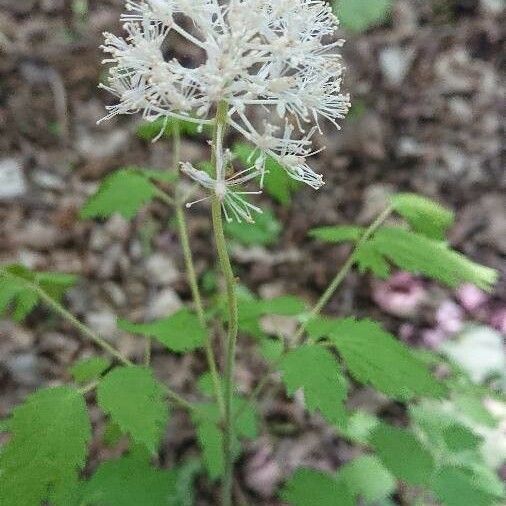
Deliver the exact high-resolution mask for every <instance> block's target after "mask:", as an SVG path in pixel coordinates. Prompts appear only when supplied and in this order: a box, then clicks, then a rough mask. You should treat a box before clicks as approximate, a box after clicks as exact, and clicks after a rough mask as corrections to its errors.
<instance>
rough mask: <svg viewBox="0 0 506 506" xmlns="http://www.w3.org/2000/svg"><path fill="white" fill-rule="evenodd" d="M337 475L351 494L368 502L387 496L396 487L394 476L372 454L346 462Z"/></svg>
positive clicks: (374, 501)
mask: <svg viewBox="0 0 506 506" xmlns="http://www.w3.org/2000/svg"><path fill="white" fill-rule="evenodd" d="M339 477H340V478H341V479H342V480H344V483H345V484H346V487H347V488H348V490H349V491H350V493H351V494H352V495H353V496H360V497H362V499H364V500H365V501H366V503H368V504H369V503H376V502H377V501H380V500H382V499H385V498H387V497H388V496H389V495H391V494H392V493H393V492H394V491H395V489H396V481H395V478H394V477H393V476H392V474H391V473H390V471H388V469H386V468H385V466H384V465H383V464H382V463H381V461H380V460H379V459H378V458H377V457H375V456H373V455H362V456H361V457H358V458H356V459H354V460H352V461H351V462H348V463H347V464H346V465H345V466H343V467H342V468H341V469H340V470H339Z"/></svg>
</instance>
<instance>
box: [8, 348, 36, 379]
mask: <svg viewBox="0 0 506 506" xmlns="http://www.w3.org/2000/svg"><path fill="white" fill-rule="evenodd" d="M5 366H6V368H7V370H8V371H9V374H10V376H11V377H12V379H13V380H14V381H15V382H16V383H18V384H19V385H23V386H28V387H36V386H39V385H40V384H41V383H42V375H41V372H40V364H39V359H38V357H37V355H36V354H35V353H33V352H29V353H20V354H19V355H14V356H13V357H10V358H9V359H8V360H7V361H6V363H5Z"/></svg>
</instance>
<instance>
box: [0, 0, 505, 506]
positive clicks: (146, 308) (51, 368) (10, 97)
mask: <svg viewBox="0 0 506 506" xmlns="http://www.w3.org/2000/svg"><path fill="white" fill-rule="evenodd" d="M499 4H500V2H499ZM83 5H86V3H85V2H83V1H79V0H75V1H74V2H69V1H65V0H25V1H23V2H20V1H19V0H2V2H1V6H0V263H5V262H21V263H24V264H26V265H27V266H29V267H31V268H34V269H39V270H52V271H63V272H70V273H74V274H77V275H79V276H80V279H81V281H80V282H79V286H78V288H77V289H74V290H72V291H71V292H70V294H69V296H68V298H67V303H68V306H69V308H70V309H71V310H72V311H73V312H74V313H75V314H77V315H78V316H79V317H80V318H82V319H83V320H84V321H86V322H87V323H88V324H89V325H90V326H92V327H93V328H95V329H96V330H98V331H100V332H101V333H102V334H103V335H106V336H107V337H108V339H110V340H111V342H113V343H114V344H115V345H116V346H117V347H119V348H120V349H121V350H122V351H123V352H125V353H127V354H129V355H130V356H131V357H133V358H137V357H141V356H142V353H143V347H144V343H143V342H140V341H136V340H134V339H133V338H129V337H128V336H125V335H123V334H122V333H121V332H119V331H118V330H117V329H116V325H115V315H120V316H122V317H127V316H128V317H129V318H130V319H131V320H141V319H143V318H147V319H149V318H157V317H162V316H165V315H167V314H169V313H170V312H173V311H175V310H177V309H178V308H179V307H181V305H182V304H183V303H185V302H187V301H189V299H190V291H189V287H188V285H187V283H186V281H185V277H184V272H183V260H182V253H181V250H180V247H179V244H178V240H177V236H176V234H175V231H174V228H173V227H172V226H171V225H170V219H171V214H170V211H169V210H167V209H165V208H163V207H162V206H158V205H153V206H151V207H149V208H148V209H146V210H145V211H143V212H142V213H141V215H140V216H139V217H137V218H136V219H134V220H133V221H132V222H127V221H125V220H123V219H121V218H117V217H114V218H112V219H110V220H108V221H107V222H102V223H99V222H95V223H92V222H83V221H80V220H79V216H78V213H79V209H80V207H81V206H82V204H83V202H84V201H85V199H86V198H87V196H89V195H90V194H91V193H92V192H93V191H94V189H96V187H97V184H98V182H99V180H100V178H102V177H103V176H104V175H106V174H108V173H110V172H111V171H113V170H115V169H117V168H119V167H125V166H131V165H140V166H147V167H152V168H164V167H167V165H168V161H170V160H171V147H170V142H167V141H166V140H162V141H160V142H158V143H156V144H151V143H149V142H145V141H142V140H140V139H139V138H138V137H137V136H136V127H137V125H138V121H139V120H138V118H136V117H123V118H120V119H118V120H115V121H113V122H107V123H104V124H101V125H100V126H97V125H96V121H97V120H98V119H99V118H100V117H102V116H103V115H104V109H103V108H104V104H105V103H110V100H111V98H110V97H109V96H107V94H106V93H104V92H103V91H100V90H98V89H97V83H98V82H99V80H100V79H101V77H103V73H104V70H103V67H102V66H101V65H100V61H101V59H102V54H101V52H100V50H99V46H100V44H101V42H102V32H103V31H105V30H108V31H113V32H115V33H118V32H119V30H120V26H119V22H118V18H119V13H120V11H121V8H122V2H121V1H120V0H89V2H88V6H87V9H82V8H81V7H82V6H83ZM497 5H498V2H495V1H494V0H481V1H478V0H476V1H473V0H461V1H457V0H452V1H447V2H446V1H445V2H439V1H432V2H431V1H422V0H420V1H417V0H399V1H397V2H395V8H394V13H393V16H392V19H391V21H389V22H388V23H386V24H385V25H384V26H382V27H378V28H376V29H373V30H370V31H368V32H366V33H362V34H344V36H345V38H346V39H347V44H346V46H345V49H344V60H345V62H346V65H347V68H348V71H347V76H346V80H345V88H346V89H347V90H349V91H350V92H351V94H352V97H353V103H354V107H353V109H352V113H351V115H350V117H349V118H348V119H347V120H345V121H343V122H342V123H343V124H342V127H343V128H342V131H340V132H337V131H335V130H333V129H332V128H330V127H326V132H327V136H326V139H324V140H322V141H321V142H322V145H323V144H326V146H327V149H326V150H325V151H323V152H322V153H321V154H320V155H319V156H318V159H317V160H316V165H317V167H318V169H319V170H320V171H321V172H322V173H323V174H324V175H325V179H326V185H325V186H324V187H323V189H321V190H320V191H318V192H316V193H315V192H314V191H313V190H311V189H310V188H301V189H300V190H299V191H297V193H296V194H295V195H294V198H293V202H292V205H291V206H287V207H283V206H279V205H276V204H274V203H272V202H271V201H270V200H269V198H268V197H267V196H264V197H262V204H261V205H262V207H264V208H271V209H272V210H273V211H274V214H275V215H276V217H277V220H278V221H279V222H280V223H281V224H282V230H281V233H280V237H279V240H277V241H276V242H275V243H274V244H272V245H270V246H268V247H263V246H254V247H244V246H242V247H241V246H236V247H234V248H233V256H234V261H235V262H236V266H237V267H236V269H237V274H238V276H239V278H240V281H241V283H242V284H243V285H245V286H247V287H248V288H249V289H251V290H252V291H253V292H255V293H259V294H261V295H263V296H265V297H270V296H276V295H281V294H294V295H297V296H299V297H302V298H303V299H305V300H307V301H308V303H311V302H314V301H315V300H316V299H317V297H318V294H319V293H321V292H322V291H323V289H324V288H325V286H326V284H327V283H328V282H329V281H330V279H331V278H332V276H333V275H334V273H335V272H336V270H337V268H338V266H339V265H340V264H342V262H343V261H344V259H345V257H346V255H347V253H348V250H347V248H346V247H334V246H331V245H323V244H321V243H317V242H315V241H312V240H310V239H309V238H308V236H307V232H308V231H309V230H310V229H311V228H313V227H315V226H322V225H331V224H357V223H359V224H367V223H369V222H370V221H371V220H372V219H373V218H374V217H375V216H376V215H377V214H378V213H379V212H381V210H382V209H383V208H384V206H385V202H386V199H387V198H388V195H389V194H391V193H393V192H396V191H414V192H418V193H421V194H423V195H426V196H429V197H431V198H435V199H437V200H439V201H440V202H441V203H443V204H445V205H447V206H448V207H450V208H453V209H455V210H456V212H457V223H456V226H455V227H454V229H453V231H452V234H451V242H452V245H453V246H454V247H455V248H457V249H459V250H460V251H462V252H464V253H465V254H467V255H469V256H470V257H471V258H473V259H474V260H476V261H479V262H481V263H484V264H486V265H488V266H491V267H494V268H496V269H498V270H502V272H503V274H504V255H505V254H506V213H505V211H506V206H505V200H504V195H505V194H504V191H505V186H506V178H505V172H504V165H503V164H504V158H501V155H502V154H504V153H502V152H501V149H502V148H503V139H504V138H503V137H501V136H502V134H503V132H501V97H503V96H504V82H502V83H501V76H500V67H501V63H502V64H504V61H501V58H504V53H502V57H501V48H502V46H501V44H503V43H504V39H503V37H504V32H501V29H503V28H502V27H503V26H504V21H505V20H504V18H503V17H502V18H501V16H500V11H499V10H498V8H497ZM73 7H74V8H73ZM178 53H179V54H180V55H182V56H183V57H187V58H192V55H188V54H186V48H185V47H178ZM207 154H208V147H207V145H206V143H205V142H204V141H203V140H202V139H185V140H184V141H183V150H182V155H183V159H188V160H193V161H197V160H203V159H205V157H206V156H207ZM188 219H189V222H190V228H191V242H192V247H193V250H194V254H195V258H196V263H197V270H198V273H199V275H201V276H202V275H203V274H204V273H206V272H209V271H210V270H212V269H213V268H214V262H215V260H214V256H213V254H214V253H213V248H212V245H211V240H210V230H209V216H208V213H207V208H206V206H205V204H204V205H200V206H194V207H193V208H192V209H191V211H189V213H188ZM168 222H169V225H167V223H168ZM504 280H505V278H504V276H502V277H501V281H500V283H499V285H498V287H497V291H496V293H495V295H492V296H488V297H487V298H486V302H484V304H483V305H482V306H481V309H480V311H478V312H477V313H476V312H475V313H473V314H470V313H469V311H467V310H466V304H467V303H466V300H465V296H464V295H462V293H451V292H450V291H449V290H443V289H441V288H437V287H435V286H434V285H432V284H430V283H427V282H425V281H424V280H417V279H414V278H409V279H408V278H402V277H401V278H398V279H397V280H396V281H395V282H394V283H393V284H392V283H390V284H387V285H385V284H381V285H380V284H378V283H375V282H373V281H372V280H370V279H369V278H368V277H367V276H360V275H358V274H352V275H350V276H349V278H348V279H347V280H346V282H345V283H344V285H343V287H342V289H341V291H340V293H339V294H338V295H337V296H335V297H333V299H332V301H331V303H330V304H329V305H328V307H327V308H326V312H327V313H329V314H333V315H350V314H357V315H360V316H364V315H368V316H371V317H374V318H376V319H378V320H380V321H382V322H383V323H384V324H385V325H386V326H387V327H388V328H389V329H390V330H392V331H394V332H396V333H397V334H400V335H401V336H402V337H403V338H404V339H405V340H407V341H408V342H410V343H412V344H413V345H416V346H418V345H422V346H434V340H438V339H445V338H447V336H446V337H445V336H443V335H442V334H441V332H439V333H437V332H436V334H434V333H431V332H430V331H438V330H440V329H439V327H438V325H439V326H440V325H441V322H442V321H443V323H442V325H443V326H444V322H445V321H446V322H447V321H448V320H449V319H451V318H453V317H454V316H455V314H458V315H459V316H458V317H455V318H457V319H460V320H463V321H471V320H479V321H482V323H486V324H487V325H491V326H495V327H496V328H497V329H498V330H501V329H502V330H503V331H504V329H505V327H506V300H505V299H504V298H502V299H501V297H500V294H503V295H504V294H506V284H505V281H504ZM414 286H416V287H419V286H421V287H422V290H423V293H424V297H422V299H420V300H418V299H416V300H415V302H413V303H412V304H411V303H409V301H408V303H407V304H408V307H407V309H406V308H405V307H404V306H403V304H404V303H405V302H406V300H407V299H406V298H407V297H408V296H409V295H410V294H411V293H412V292H411V291H412V290H413V287H414ZM399 293H401V294H403V293H404V294H405V295H406V298H402V300H403V302H401V303H399V301H398V299H395V296H398V295H399ZM475 295H476V294H475ZM399 304H400V305H399ZM410 304H411V305H410ZM445 310H446V311H447V313H445ZM452 311H453V312H452ZM445 315H446V316H445ZM265 324H266V325H271V327H272V326H277V327H278V328H279V327H280V326H281V330H282V331H285V332H289V331H290V329H291V328H292V325H293V322H291V321H285V320H279V319H278V320H276V321H271V322H265ZM249 346H250V345H249V344H248V343H247V344H245V345H241V346H240V348H239V366H238V371H237V375H238V382H239V385H240V388H241V390H242V391H243V392H248V391H250V390H251V388H252V387H253V386H254V381H255V377H257V375H258V373H259V372H261V371H262V370H263V369H264V366H263V365H262V364H263V363H262V361H261V360H260V359H254V358H251V356H250V353H249ZM91 352H92V348H91V347H90V345H89V343H86V342H84V341H82V340H81V339H80V338H79V336H78V335H77V334H76V333H75V332H74V331H73V330H72V329H70V328H69V327H68V326H66V325H65V324H63V323H62V322H60V321H59V320H58V319H56V318H52V317H51V318H49V319H48V318H47V317H46V313H45V312H44V311H43V310H37V311H36V312H35V313H33V314H32V315H31V316H30V317H29V319H28V321H27V322H26V323H25V324H23V325H17V324H14V323H11V322H9V321H6V320H0V418H1V417H4V416H6V415H7V414H8V413H9V412H10V411H11V409H12V407H13V405H15V404H17V403H18V402H19V401H20V400H22V398H23V397H24V396H25V395H26V394H27V393H28V392H30V391H32V390H33V389H35V388H37V387H39V386H41V385H47V384H56V383H58V382H61V381H62V380H68V379H69V373H68V367H69V365H70V364H71V363H72V362H73V361H74V360H75V359H76V358H78V357H81V356H84V355H87V354H90V353H91ZM153 360H154V365H155V368H156V369H157V371H158V373H159V376H160V378H162V379H164V380H166V381H168V382H170V384H171V385H172V386H173V388H174V389H176V390H178V391H181V392H183V393H187V394H189V395H190V396H191V395H194V393H192V384H193V383H194V381H195V378H196V376H197V375H198V374H199V373H201V372H202V370H203V361H202V357H200V356H199V357H189V356H188V357H184V358H175V357H167V355H166V354H164V353H163V351H162V350H158V349H157V350H155V353H154V356H153ZM352 402H356V403H361V404H364V403H365V404H368V405H370V406H372V408H371V409H374V410H376V411H378V412H382V413H386V414H387V415H388V416H392V417H400V418H402V416H403V412H402V409H401V408H400V407H399V406H396V405H391V404H388V403H387V402H385V401H384V400H383V399H380V398H377V397H376V396H374V395H373V394H371V392H370V391H367V390H358V391H357V392H356V394H355V396H354V399H353V400H352ZM263 409H264V410H265V411H266V412H267V413H268V419H270V420H274V421H277V422H279V425H280V426H281V425H282V423H283V422H284V421H286V420H290V425H291V428H290V429H287V433H286V434H283V435H279V434H278V436H277V437H276V438H273V437H271V436H267V435H265V436H263V437H262V438H261V439H260V440H258V441H256V442H254V443H251V444H250V445H249V446H248V449H247V452H246V454H245V455H244V457H243V458H242V460H241V471H240V475H241V477H242V485H243V488H244V490H245V491H246V492H245V493H247V494H250V495H249V497H250V499H251V497H254V498H255V499H254V500H255V501H257V503H258V504H266V505H271V504H272V505H274V504H277V503H276V502H275V500H274V499H272V498H271V495H272V491H273V489H274V486H275V485H277V483H278V482H280V481H281V480H282V479H283V478H284V477H286V475H287V474H288V473H289V472H290V471H291V470H292V469H293V468H295V467H297V466H298V465H313V466H317V467H319V468H322V469H326V468H328V469H335V468H336V467H337V465H338V464H339V463H340V462H343V461H346V460H348V459H349V458H350V456H351V455H352V454H353V453H352V452H353V451H354V450H353V449H352V448H351V447H350V446H348V445H347V444H346V443H344V442H343V441H341V440H339V439H338V438H336V436H335V434H334V433H333V431H332V430H330V429H328V428H326V427H325V425H324V424H323V423H322V421H321V420H319V419H317V418H311V419H307V418H304V416H303V414H302V410H301V407H300V405H299V404H297V403H295V404H290V403H289V402H288V401H287V399H286V398H285V397H284V396H283V395H282V393H281V392H279V391H278V390H277V389H276V388H273V389H271V390H270V391H269V393H268V394H267V397H266V399H265V402H264V404H263ZM95 418H96V420H95V421H96V422H97V423H98V424H100V423H101V421H100V417H99V414H98V412H97V413H96V414H95ZM193 438H194V436H193V434H192V432H191V430H190V428H189V425H188V423H187V421H186V419H185V418H184V416H182V415H181V416H179V415H178V416H175V417H174V418H173V420H172V422H171V426H170V429H169V430H168V433H167V441H166V442H167V444H166V447H167V448H169V449H170V450H167V454H166V455H163V461H164V463H166V464H167V465H169V464H170V463H171V462H173V461H174V459H176V458H178V457H180V456H181V455H183V454H186V453H189V454H191V453H192V452H194V451H195V445H194V439H193ZM107 452H110V450H107V449H105V448H103V447H101V445H100V442H99V441H98V440H97V441H95V443H94V446H93V449H92V455H93V456H94V458H93V462H97V461H98V460H99V459H102V458H103V457H104V456H105V455H106V454H107ZM92 465H94V464H92ZM207 493H210V492H207ZM205 494H206V492H205V491H204V492H203V495H204V496H205ZM202 504H206V503H205V502H203V503H202Z"/></svg>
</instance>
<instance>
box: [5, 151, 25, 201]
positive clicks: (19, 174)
mask: <svg viewBox="0 0 506 506" xmlns="http://www.w3.org/2000/svg"><path fill="white" fill-rule="evenodd" d="M25 193H26V182H25V176H24V174H23V170H22V168H21V164H20V163H19V162H18V161H17V160H16V159H15V158H3V159H2V160H0V201H1V200H7V199H13V198H16V197H21V196H22V195H24V194H25Z"/></svg>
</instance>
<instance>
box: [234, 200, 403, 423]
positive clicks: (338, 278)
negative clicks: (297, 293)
mask: <svg viewBox="0 0 506 506" xmlns="http://www.w3.org/2000/svg"><path fill="white" fill-rule="evenodd" d="M392 212H393V209H392V207H387V208H386V209H385V210H384V211H383V212H382V213H381V214H380V215H379V216H378V218H377V219H376V220H375V221H374V222H373V223H372V224H371V225H370V226H369V228H368V229H367V230H366V231H365V232H364V234H363V235H362V237H361V238H360V240H359V241H358V242H357V244H356V246H355V248H354V249H353V252H352V253H351V255H350V256H349V257H348V259H347V260H346V262H345V263H344V265H343V266H342V267H341V269H339V272H338V273H337V274H336V275H335V277H334V279H333V280H332V281H331V283H330V285H329V286H328V288H327V289H326V290H325V292H324V293H323V294H322V296H321V297H320V298H319V299H318V302H317V303H316V304H315V306H314V307H313V309H312V310H311V311H310V313H309V315H308V318H307V319H306V320H305V321H304V322H303V323H301V325H300V326H299V328H298V330H297V332H296V333H295V337H294V342H293V345H292V346H297V345H298V344H300V341H301V339H302V337H303V336H304V332H305V331H306V328H307V325H308V323H309V322H310V321H311V320H312V319H313V318H315V317H316V316H318V315H319V314H320V313H321V311H322V309H323V308H324V307H325V306H326V305H327V303H328V302H329V300H330V299H331V298H332V296H333V295H334V293H335V292H336V290H337V289H338V288H339V287H340V286H341V283H342V282H343V281H344V279H345V278H346V276H347V275H348V274H349V272H350V271H351V269H352V268H353V266H354V265H355V262H356V261H357V255H358V253H359V251H360V248H362V246H363V245H364V244H365V243H366V242H367V241H368V240H369V239H370V238H371V237H372V235H373V234H374V233H375V232H376V231H377V230H378V228H379V227H381V225H383V223H384V222H385V221H386V220H387V219H388V218H389V217H390V215H391V214H392ZM284 357H285V353H282V354H281V355H280V357H279V358H277V359H276V360H275V361H274V362H273V363H272V364H271V366H270V369H271V370H270V371H268V372H267V373H266V374H264V376H263V377H262V379H261V380H260V381H259V383H258V384H257V386H256V387H255V389H254V390H253V392H251V394H250V396H249V399H248V402H246V403H244V405H243V406H242V407H241V409H240V410H239V411H238V412H237V418H238V417H239V416H241V415H242V413H243V412H244V410H245V408H246V406H248V405H249V404H251V403H253V402H254V400H255V399H256V398H257V397H259V396H260V394H261V393H262V392H263V390H264V388H265V387H266V386H267V384H268V383H269V378H270V375H271V372H272V370H276V369H277V367H278V366H279V364H280V363H281V362H282V361H283V358H284Z"/></svg>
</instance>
